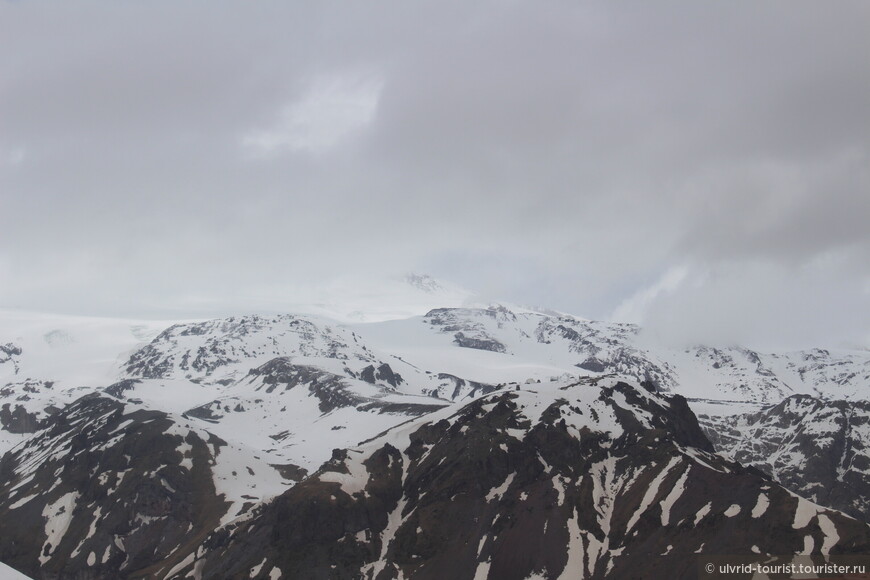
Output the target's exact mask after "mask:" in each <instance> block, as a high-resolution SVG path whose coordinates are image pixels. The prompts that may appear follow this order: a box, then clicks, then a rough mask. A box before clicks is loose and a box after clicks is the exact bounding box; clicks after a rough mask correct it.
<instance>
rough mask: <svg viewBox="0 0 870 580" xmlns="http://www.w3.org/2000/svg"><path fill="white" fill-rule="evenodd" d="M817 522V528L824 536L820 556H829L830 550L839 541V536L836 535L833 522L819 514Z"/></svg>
mask: <svg viewBox="0 0 870 580" xmlns="http://www.w3.org/2000/svg"><path fill="white" fill-rule="evenodd" d="M818 521H819V528H820V529H821V530H822V533H823V534H824V535H825V538H824V540H823V541H822V547H821V552H822V554H830V553H831V548H833V547H834V545H836V543H837V542H838V541H839V540H840V534H838V533H837V526H835V525H834V522H833V521H831V518H829V517H828V516H827V515H825V514H819V517H818Z"/></svg>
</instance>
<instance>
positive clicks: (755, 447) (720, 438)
mask: <svg viewBox="0 0 870 580" xmlns="http://www.w3.org/2000/svg"><path fill="white" fill-rule="evenodd" d="M702 424H703V425H704V427H705V430H706V432H707V435H708V436H709V437H710V439H711V441H713V443H714V445H715V446H716V449H717V450H718V451H720V452H721V453H723V454H725V455H727V456H729V457H731V458H733V459H734V460H736V461H739V462H740V463H744V464H748V465H753V466H755V467H757V468H758V469H760V470H762V471H763V472H765V473H767V474H769V475H771V476H772V477H773V478H774V479H776V480H777V481H779V482H780V483H781V484H782V485H783V486H785V487H787V488H789V489H791V490H792V491H794V492H796V493H798V494H800V495H802V496H804V497H806V498H809V499H812V500H813V501H815V502H817V503H820V504H822V505H825V506H828V507H832V508H835V509H838V510H841V511H843V512H846V513H847V514H849V515H851V516H853V517H856V518H859V519H861V520H864V521H866V522H870V402H867V401H824V400H821V399H818V398H815V397H810V396H807V395H795V396H793V397H789V398H787V399H786V400H784V401H783V402H781V403H780V404H778V405H774V406H772V407H769V408H768V409H765V410H764V411H761V412H759V413H752V414H745V415H736V416H725V417H707V416H704V417H702Z"/></svg>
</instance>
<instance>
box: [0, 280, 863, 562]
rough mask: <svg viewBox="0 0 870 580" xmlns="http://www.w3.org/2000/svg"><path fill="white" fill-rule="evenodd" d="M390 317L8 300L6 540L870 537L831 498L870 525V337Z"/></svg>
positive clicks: (499, 541) (633, 546)
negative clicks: (115, 311)
mask: <svg viewBox="0 0 870 580" xmlns="http://www.w3.org/2000/svg"><path fill="white" fill-rule="evenodd" d="M407 282H408V283H410V284H414V285H416V286H418V287H417V289H416V290H415V292H418V293H423V294H425V293H427V292H431V293H432V295H433V296H434V297H435V298H436V299H437V298H438V297H439V296H440V295H441V294H442V293H443V292H442V291H443V288H440V287H439V286H438V285H437V283H436V282H434V281H432V280H431V279H427V278H419V279H409V280H408V281H407ZM433 284H434V286H433ZM351 318H352V317H351ZM374 318H376V319H377V321H375V322H353V323H349V322H347V319H345V321H344V322H339V321H336V320H334V319H331V318H327V317H324V316H320V315H314V314H310V313H309V314H275V315H246V316H234V317H229V318H223V319H215V320H206V321H182V322H178V323H175V324H168V323H140V322H136V321H112V320H92V319H84V318H70V317H64V318H56V317H48V316H42V317H34V316H29V315H16V314H14V313H13V314H10V313H8V312H7V313H0V454H2V453H3V452H4V451H7V450H8V452H7V453H6V454H5V455H3V456H2V460H0V520H4V521H7V522H15V524H14V526H13V524H11V523H7V524H5V526H6V527H3V525H2V524H0V561H3V562H5V563H7V564H11V565H13V567H15V568H17V569H19V570H23V571H25V572H27V573H28V574H31V575H34V576H35V577H45V578H48V577H51V578H55V577H61V576H64V575H67V576H70V577H75V576H76V574H78V575H83V576H81V577H87V574H91V575H92V576H91V577H96V578H103V577H105V578H115V577H122V578H123V577H134V576H142V575H146V576H153V577H168V576H170V574H169V571H170V568H174V569H175V572H174V573H173V574H172V576H174V575H175V573H178V574H180V577H183V576H185V575H189V574H193V576H196V577H199V576H197V575H202V577H207V578H208V577H211V578H222V577H229V576H232V577H270V578H274V577H280V572H279V571H283V573H284V576H283V577H285V578H286V577H299V575H300V573H301V572H300V570H309V569H310V570H321V571H325V570H326V568H323V566H325V565H326V564H325V562H333V563H334V562H335V559H336V558H338V561H340V562H342V564H341V565H342V566H344V568H342V570H344V571H343V572H341V573H338V572H336V574H337V575H338V576H341V575H342V574H346V575H349V576H348V577H351V576H353V575H354V574H357V573H359V574H362V575H363V577H372V578H374V577H375V576H376V575H377V574H381V573H383V574H386V575H387V576H389V577H393V576H394V575H395V574H399V573H401V574H404V577H408V578H427V577H439V576H438V575H437V573H441V574H448V575H451V574H454V573H456V574H459V575H460V576H468V577H469V578H470V577H480V578H485V577H487V575H488V577H490V578H509V577H513V576H512V574H514V572H508V570H514V571H516V574H520V572H521V571H522V572H523V573H526V576H517V577H518V578H519V577H522V578H527V577H534V576H533V575H534V574H538V575H539V576H540V577H554V578H555V577H559V576H560V575H561V576H564V574H563V573H564V571H565V570H569V569H570V570H576V569H582V570H584V576H588V577H621V576H620V574H621V572H620V571H622V572H624V571H626V570H628V569H629V566H636V565H638V563H639V562H641V561H642V560H643V558H644V557H649V556H650V555H655V556H656V558H660V559H661V561H662V562H667V566H677V568H678V569H679V570H683V572H680V574H683V575H684V576H688V575H689V574H690V572H689V570H688V568H685V569H684V568H680V567H679V566H681V565H678V564H676V562H678V561H679V558H680V557H682V558H683V560H684V561H688V560H689V559H690V558H689V554H690V553H695V552H698V553H709V554H714V553H720V554H721V553H726V552H724V551H723V550H725V551H731V552H727V553H747V554H748V553H754V552H760V553H769V554H777V553H786V554H788V553H801V552H812V553H819V552H829V551H832V550H833V551H846V552H849V551H860V550H862V549H866V548H868V547H870V544H867V537H868V536H867V530H866V526H865V525H864V524H859V523H858V522H856V521H854V520H852V519H850V518H848V517H846V516H843V515H841V514H839V513H836V512H832V511H830V510H826V509H823V508H821V507H818V506H816V505H814V504H810V503H809V501H808V500H812V501H813V502H815V503H817V504H820V505H824V506H826V507H827V508H834V509H839V510H842V511H844V512H846V513H847V514H849V515H851V516H853V517H855V518H858V519H859V520H861V521H864V522H867V521H870V514H868V508H867V506H868V503H867V502H868V501H870V495H868V494H870V491H868V488H867V483H866V481H865V480H866V478H867V473H870V471H868V470H870V458H868V457H867V456H866V453H865V450H864V447H865V446H866V443H865V441H866V440H867V437H870V435H868V434H865V433H864V430H866V429H865V428H866V425H867V424H868V422H870V417H865V415H867V414H868V413H867V412H865V410H864V406H866V405H867V403H866V400H867V399H870V352H868V351H866V350H853V351H832V350H825V349H814V350H808V351H800V352H778V353H763V352H757V351H754V350H751V349H748V348H744V347H740V346H731V347H721V346H718V347H713V346H703V345H699V346H693V347H690V348H673V347H669V346H666V345H662V344H656V343H655V342H652V341H650V339H649V338H648V337H647V336H645V335H644V334H643V332H642V329H640V328H639V327H637V326H634V325H629V324H612V323H605V322H598V321H590V320H586V319H582V318H578V317H574V316H570V315H567V314H564V313H555V312H549V311H537V310H531V309H524V308H517V307H510V308H508V307H506V306H490V307H481V308H471V307H458V308H453V307H451V308H435V309H431V310H428V311H426V312H421V313H420V314H417V315H413V316H407V317H404V318H394V319H384V318H390V317H377V316H376V317H374ZM693 410H694V412H695V413H698V414H700V416H701V425H702V426H703V427H704V429H705V430H706V433H707V435H708V436H709V437H710V439H711V440H712V441H713V445H711V444H710V441H708V439H707V438H706V437H705V436H704V434H703V432H702V430H701V427H700V426H699V425H698V422H697V421H696V419H695V415H694V414H693ZM868 412H870V411H868ZM366 441H367V443H363V442H366ZM716 453H720V454H721V455H716ZM735 461H736V462H739V463H735ZM740 464H744V465H752V466H755V467H751V468H745V467H742V466H741V465H740ZM756 468H757V469H756ZM765 474H767V475H765ZM768 476H769V477H768ZM780 486H783V487H780ZM783 488H784V489H783ZM786 490H788V491H786ZM795 493H797V494H798V495H800V496H802V497H804V498H806V499H798V498H797V496H795V495H794V494H795ZM329 498H332V499H329ZM312 501H315V502H317V503H316V506H317V507H316V508H313V507H310V505H309V504H310V502H312ZM306 506H307V507H306ZM460 508H461V509H460ZM762 508H763V509H762ZM457 510H458V511H457ZM690 516H691V517H690ZM310 518H313V519H310ZM469 518H472V519H469ZM285 521H286V522H294V523H293V525H296V526H302V527H303V528H304V529H305V530H307V531H306V532H305V533H304V534H301V535H300V534H298V533H296V532H293V531H292V530H291V529H290V528H288V527H286V525H285V523H282V522H285ZM21 522H26V525H25V526H21V525H20V523H21ZM798 524H800V525H798ZM789 526H791V527H789ZM13 528H14V529H13ZM351 528H353V530H351ZM654 529H655V530H658V531H657V532H656V533H655V534H654V533H653V530H654ZM263 530H270V531H269V532H268V537H267V536H263V534H266V533H267V532H265V531H263ZM349 530H351V531H349ZM662 530H664V531H662ZM741 530H743V531H741ZM763 530H768V532H766V533H765V532H763ZM770 530H776V536H775V538H771V537H770V533H769V531H770ZM288 534H289V535H288ZM348 534H350V535H348ZM261 536H262V537H261ZM206 538H208V539H206ZM451 538H453V539H455V540H456V541H453V540H451ZM460 539H461V542H462V546H459V544H458V543H457V542H459V540H460ZM544 539H546V542H545V544H541V545H538V543H539V542H542V541H544ZM252 541H253V542H254V543H255V544H256V546H257V549H256V550H251V549H250V543H251V542H252ZM536 542H538V543H536ZM663 542H664V543H663ZM113 546H114V547H113ZM288 546H292V549H291V548H287V547H288ZM468 546H471V547H473V548H474V549H473V550H472V549H471V548H469V547H468ZM535 546H537V547H535ZM862 546H863V547H862ZM285 548H287V549H286V550H285ZM472 552H473V553H472ZM294 554H295V555H294ZM255 560H256V561H255ZM692 561H694V560H692ZM232 562H237V563H235V564H233V563H232ZM450 562H452V564H450ZM330 565H332V564H330ZM569 565H570V567H569ZM662 565H665V564H662ZM578 566H580V568H578ZM677 568H675V569H677ZM669 569H670V568H669ZM226 570H229V571H230V572H227V574H229V576H226V575H223V572H221V571H226ZM436 571H437V573H436ZM318 573H319V572H318ZM324 574H326V576H325V577H329V573H326V572H324ZM429 574H431V576H429ZM476 575H479V576H476ZM302 576H303V577H304V576H305V574H302ZM315 576H316V574H315ZM378 577H380V576H378ZM440 577H444V576H440ZM565 577H571V576H570V575H569V576H565Z"/></svg>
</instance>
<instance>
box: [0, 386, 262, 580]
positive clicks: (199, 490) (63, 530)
mask: <svg viewBox="0 0 870 580" xmlns="http://www.w3.org/2000/svg"><path fill="white" fill-rule="evenodd" d="M222 453H228V451H227V444H226V443H225V442H224V441H222V440H220V439H218V438H217V437H214V436H213V435H210V434H208V433H205V432H202V431H197V430H192V429H188V428H184V427H183V426H181V425H179V424H178V423H176V421H175V420H174V419H173V418H172V417H171V416H169V415H167V414H165V413H160V412H157V411H148V410H144V409H141V408H137V407H135V406H128V405H125V404H124V403H121V402H119V401H117V400H114V399H111V398H108V397H102V396H97V395H90V396H86V397H83V398H82V399H80V400H78V401H76V402H75V403H73V404H71V405H69V406H68V407H67V408H66V409H64V410H63V411H62V412H60V413H58V414H57V415H55V416H54V417H52V418H51V419H49V420H48V424H47V426H46V427H45V428H44V429H43V430H41V431H39V432H38V433H37V434H36V435H35V436H34V437H33V438H31V439H30V440H28V441H27V442H26V444H24V445H23V446H21V447H18V448H16V449H15V450H14V451H11V452H9V453H7V454H6V455H5V456H4V457H3V458H2V460H0V560H2V561H3V562H4V563H6V564H9V565H10V566H12V567H14V568H16V569H18V570H20V571H22V572H24V573H25V574H27V575H29V576H31V577H33V578H37V579H43V578H44V579H49V578H52V579H54V578H129V577H137V576H138V577H142V576H147V577H151V576H153V577H161V576H162V575H164V574H165V573H166V571H167V570H168V568H167V567H168V566H170V565H171V564H172V563H173V562H174V557H175V556H174V555H175V554H177V553H179V551H184V550H188V549H193V548H195V547H196V546H197V545H198V542H199V540H200V539H201V538H202V537H203V536H204V535H205V534H206V533H207V532H210V531H211V530H213V529H214V528H215V527H216V526H218V525H219V524H220V523H221V520H222V517H224V516H225V515H232V514H236V513H239V512H240V510H241V509H242V506H241V505H240V504H233V501H236V500H240V498H229V497H227V496H226V495H224V494H222V493H219V492H218V491H217V490H216V487H215V481H217V480H218V479H217V478H218V471H217V469H218V468H217V467H216V458H217V457H218V456H219V455H220V454H222ZM239 463H240V466H241V465H244V464H241V462H239ZM251 465H255V466H257V469H261V465H260V464H257V463H252V464H251ZM234 475H235V474H234ZM240 476H241V477H246V476H247V474H245V473H242V474H241V475H240ZM267 476H268V473H265V472H262V473H261V477H262V478H263V480H262V481H263V482H264V483H265V482H266V480H267ZM221 477H224V478H225V477H227V476H223V475H222V476H221ZM242 485H245V484H244V482H242ZM254 487H256V484H255V485H254ZM258 497H259V496H258ZM252 499H256V497H253V496H252ZM231 500H233V501H231ZM231 508H233V511H232V512H230V511H229V510H230V509H231Z"/></svg>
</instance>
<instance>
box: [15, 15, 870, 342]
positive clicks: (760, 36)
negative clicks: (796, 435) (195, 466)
mask: <svg viewBox="0 0 870 580" xmlns="http://www.w3.org/2000/svg"><path fill="white" fill-rule="evenodd" d="M868 30H870V2H866V1H861V0H859V1H854V2H848V1H837V2H817V1H814V2H800V1H797V2H796V1H792V0H789V1H782V2H715V3H714V2H696V1H686V2H646V1H644V2H618V3H614V2H598V3H593V2H567V1H566V2H556V1H544V2H518V1H499V2H467V1H462V2H444V1H439V2H405V1H402V2H399V1H397V2H366V3H360V2H354V3H351V2H343V3H339V2H316V3H314V2H266V1H264V2H241V1H240V2H222V1H209V2H205V1H183V2H178V1H174V0H173V1H171V2H170V1H159V0H158V1H148V2H145V1H140V2H134V1H124V2H116V1H105V2H79V1H64V2H60V1H57V2H35V1H28V0H19V1H12V2H10V1H6V0H0V307H5V308H24V309H30V310H41V311H54V312H66V313H82V314H104V315H124V316H161V317H165V316H199V315H202V314H204V313H205V314H212V313H214V314H222V313H230V312H234V311H249V310H251V307H252V305H256V308H261V309H263V310H279V311H280V310H282V309H283V308H285V307H286V305H287V304H290V303H292V302H293V301H294V296H297V295H302V294H305V293H306V292H307V293H309V294H310V293H311V292H312V289H316V288H318V287H320V286H322V285H326V284H330V283H334V282H335V280H336V279H339V278H340V279H341V280H344V281H345V283H347V281H348V280H351V281H354V280H360V281H372V280H379V279H386V278H389V277H395V276H399V275H401V274H403V273H406V272H425V273H429V274H432V275H433V276H436V277H439V278H442V279H445V280H449V281H451V282H454V283H456V284H459V285H461V286H464V287H466V288H468V289H470V290H473V291H475V292H478V293H479V294H480V296H482V297H485V298H487V299H500V300H506V301H512V302H516V303H524V304H533V305H541V306H547V307H550V308H554V309H559V310H563V311H568V312H572V313H575V314H578V315H581V316H587V317H590V318H599V319H621V320H631V321H640V322H643V323H645V324H646V325H648V326H650V327H651V328H653V329H655V330H656V331H657V332H660V333H662V334H664V335H668V336H672V337H673V336H676V337H684V338H689V339H690V340H696V339H705V340H719V341H729V340H742V341H748V342H750V343H759V344H760V343H770V344H773V343H777V344H783V345H786V344H788V345H791V344H794V345H802V344H833V343H841V342H843V341H868V339H870V58H868V55H870V40H868V38H870V34H868ZM868 342H870V341H868Z"/></svg>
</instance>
